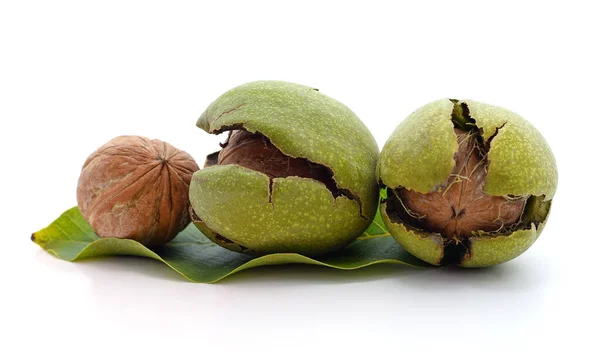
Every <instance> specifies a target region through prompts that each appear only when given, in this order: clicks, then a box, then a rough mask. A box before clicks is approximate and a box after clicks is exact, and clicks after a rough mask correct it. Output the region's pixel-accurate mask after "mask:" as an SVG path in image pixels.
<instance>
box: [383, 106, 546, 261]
mask: <svg viewBox="0 0 600 364" xmlns="http://www.w3.org/2000/svg"><path fill="white" fill-rule="evenodd" d="M455 105H457V106H466V107H467V109H468V111H469V115H470V119H473V120H474V121H475V125H474V126H475V127H476V128H478V129H479V131H480V132H481V135H482V137H483V140H484V141H489V140H490V138H492V137H493V139H491V144H490V150H489V153H488V160H489V164H488V170H487V171H488V174H487V179H486V184H485V186H484V191H485V193H486V194H488V195H493V196H531V197H530V203H529V205H528V207H527V208H526V211H525V212H524V213H523V216H522V219H521V220H522V223H521V224H520V225H519V226H518V227H517V228H516V229H513V230H512V231H509V232H507V233H502V234H498V233H487V234H486V233H477V234H474V235H473V236H472V237H471V238H470V241H471V251H470V254H468V255H467V256H465V257H464V259H463V260H462V261H461V262H459V265H461V266H464V267H482V266H490V265H495V264H499V263H503V262H506V261H508V260H511V259H513V258H515V257H517V256H519V255H520V254H522V253H523V252H525V251H526V250H527V249H528V248H529V247H530V246H531V245H532V244H533V243H534V241H535V240H536V239H537V238H538V237H539V235H540V233H541V230H542V229H543V227H544V225H545V223H546V221H547V219H548V216H549V212H550V207H551V202H552V199H553V197H554V194H555V192H556V186H557V183H558V173H557V168H556V161H555V159H554V156H553V154H552V151H551V149H550V147H549V145H548V144H547V142H546V141H545V139H544V137H543V136H542V135H541V133H540V132H539V131H538V130H537V129H536V128H535V127H534V126H533V125H532V124H530V123H529V122H528V121H526V120H525V119H524V118H522V117H521V116H519V115H517V114H515V113H513V112H511V111H509V110H506V109H504V108H501V107H497V106H492V105H487V104H484V103H480V102H476V101H471V100H462V101H458V100H450V99H442V100H437V101H434V102H432V103H429V104H427V105H425V106H423V107H422V108H420V109H418V110H416V111H415V112H413V113H412V114H411V115H409V116H408V117H407V118H406V119H405V120H404V121H403V122H402V123H401V124H400V125H399V126H398V127H397V128H396V130H395V131H394V132H393V133H392V135H391V136H390V138H389V139H388V141H387V142H386V144H385V145H384V147H383V148H382V151H381V156H380V159H379V163H378V166H377V174H378V178H379V180H380V181H381V182H382V183H383V185H384V186H385V187H387V188H390V189H395V188H398V187H404V188H408V189H411V190H414V191H417V192H420V193H429V192H433V191H438V190H439V187H440V186H441V185H442V184H443V183H444V182H445V181H446V179H447V178H448V176H449V174H450V173H451V171H452V169H453V168H454V164H455V162H454V159H453V158H454V153H456V152H457V150H458V142H457V138H456V135H455V133H454V131H453V130H454V124H453V122H452V120H453V111H454V112H455V114H454V117H455V119H454V120H455V122H457V124H458V125H460V126H463V127H472V126H473V125H470V124H469V120H466V119H465V118H464V115H457V114H456V109H455ZM458 109H459V110H460V108H458ZM456 118H459V120H456ZM380 208H381V213H382V215H383V220H384V222H385V224H386V226H387V227H388V229H389V230H390V232H391V234H392V235H393V236H394V238H396V240H397V241H398V242H399V243H400V244H401V245H402V246H403V247H404V248H405V249H406V250H408V251H409V252H410V253H411V254H413V255H415V256H416V257H418V258H420V259H422V260H424V261H426V262H428V263H431V264H434V265H439V264H440V263H441V260H442V257H443V242H444V239H443V237H442V236H441V235H440V234H438V233H432V232H427V231H424V230H421V229H418V228H415V227H412V226H410V224H408V223H406V222H403V221H393V219H391V218H390V216H388V213H387V211H386V209H387V204H386V202H385V201H383V202H382V204H381V207H380Z"/></svg>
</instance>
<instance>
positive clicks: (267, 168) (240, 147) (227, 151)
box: [217, 130, 338, 195]
mask: <svg viewBox="0 0 600 364" xmlns="http://www.w3.org/2000/svg"><path fill="white" fill-rule="evenodd" d="M217 164H220V165H224V164H237V165H239V166H242V167H246V168H249V169H253V170H255V171H259V172H262V173H264V174H266V175H268V176H269V177H270V178H278V177H282V178H283V177H289V176H298V177H304V178H312V179H315V180H317V181H320V182H322V183H324V184H325V186H326V187H327V188H328V189H329V190H330V191H332V193H333V194H334V195H336V194H338V191H337V187H336V185H335V181H334V180H333V179H332V172H331V171H330V170H329V169H327V168H326V167H325V166H322V165H319V164H316V163H312V162H310V161H309V160H307V159H305V158H294V157H290V156H287V155H285V154H283V153H282V152H281V151H280V150H279V149H277V147H276V146H274V145H273V144H272V143H271V141H270V140H269V139H268V138H267V137H265V136H264V135H261V134H259V133H255V134H253V133H250V132H248V131H246V130H233V131H232V132H231V135H230V136H229V139H228V140H227V142H225V144H223V149H221V151H220V152H219V154H218V159H217Z"/></svg>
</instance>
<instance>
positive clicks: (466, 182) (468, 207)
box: [395, 128, 527, 240]
mask: <svg viewBox="0 0 600 364" xmlns="http://www.w3.org/2000/svg"><path fill="white" fill-rule="evenodd" d="M454 132H455V133H456V135H457V138H458V151H457V152H456V154H455V155H454V160H455V166H454V169H453V171H452V173H451V174H450V176H449V177H448V179H447V180H446V182H445V183H444V184H443V185H442V186H441V188H440V190H439V191H436V192H430V193H425V194H422V193H418V192H415V191H412V190H409V189H406V188H399V189H396V190H395V193H396V195H397V197H398V198H399V199H400V200H401V201H402V204H403V208H404V210H405V211H406V213H407V215H408V217H409V218H410V220H412V221H413V223H414V224H415V225H416V226H419V227H422V228H424V229H426V230H428V231H434V232H438V233H440V234H441V235H442V236H444V237H446V238H449V239H459V240H460V239H461V238H466V237H469V236H472V233H473V232H477V231H485V232H492V231H500V230H502V229H504V228H508V227H510V226H511V225H514V224H516V223H518V222H519V220H520V218H521V214H522V213H523V209H524V208H525V202H526V201H527V198H526V197H515V198H514V199H511V198H508V197H502V196H490V195H487V194H486V193H485V192H484V187H485V181H486V176H487V151H488V149H489V146H486V145H484V143H483V142H482V141H481V140H480V135H479V134H478V132H475V131H473V130H471V131H464V130H461V129H458V128H455V129H454Z"/></svg>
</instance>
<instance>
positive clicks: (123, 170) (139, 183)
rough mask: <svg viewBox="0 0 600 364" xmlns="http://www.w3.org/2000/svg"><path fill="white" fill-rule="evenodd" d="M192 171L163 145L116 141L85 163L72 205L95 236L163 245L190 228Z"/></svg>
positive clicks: (184, 156) (182, 156) (184, 157)
mask: <svg viewBox="0 0 600 364" xmlns="http://www.w3.org/2000/svg"><path fill="white" fill-rule="evenodd" d="M198 169H199V168H198V165H197V164H196V162H195V161H194V159H193V158H192V157H191V156H190V155H189V154H188V153H186V152H184V151H181V150H179V149H177V148H175V147H173V146H172V145H171V144H169V143H166V142H163V141H160V140H157V139H154V140H150V139H148V138H145V137H140V136H119V137H116V138H114V139H112V140H111V141H109V142H108V143H106V144H105V145H103V146H101V147H100V148H98V150H96V151H95V152H94V153H92V155H90V156H89V157H88V159H87V160H86V161H85V164H84V165H83V168H82V170H81V175H80V177H79V183H78V185H77V204H78V206H79V209H80V211H81V213H82V215H83V217H84V218H85V219H86V221H87V222H88V223H89V224H90V225H91V227H92V228H93V229H94V231H95V232H96V234H98V235H99V236H100V237H116V238H127V239H133V240H136V241H138V242H140V243H142V244H144V245H146V246H155V245H158V244H161V243H166V242H168V241H170V240H171V239H173V238H174V237H175V235H177V234H178V233H179V232H180V231H181V230H183V229H184V228H185V227H186V226H187V225H188V224H189V223H190V217H189V212H188V208H189V185H190V180H191V178H192V174H193V173H194V172H195V171H197V170H198Z"/></svg>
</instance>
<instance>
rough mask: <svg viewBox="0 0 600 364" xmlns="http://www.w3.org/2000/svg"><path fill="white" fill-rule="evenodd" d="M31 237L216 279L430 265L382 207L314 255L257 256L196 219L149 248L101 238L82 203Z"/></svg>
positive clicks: (52, 246)
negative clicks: (281, 267)
mask: <svg viewBox="0 0 600 364" xmlns="http://www.w3.org/2000/svg"><path fill="white" fill-rule="evenodd" d="M31 240H33V242H35V243H36V244H38V245H39V246H41V247H42V248H43V249H44V250H46V251H47V252H49V253H51V254H53V255H55V256H56V257H58V258H60V259H63V260H67V261H76V260H81V259H86V258H92V257H99V256H106V255H135V256H141V257H148V258H152V259H156V260H159V261H161V262H163V263H165V264H166V265H168V266H169V267H171V268H172V269H173V270H175V271H176V272H178V273H179V274H181V275H182V276H184V277H185V278H187V279H189V280H190V281H193V282H201V283H214V282H217V281H219V280H221V279H223V278H225V277H227V276H229V275H231V274H233V273H236V272H239V271H242V270H244V269H248V268H252V267H258V266H261V265H277V264H291V263H303V264H314V265H322V266H326V267H331V268H337V269H345V270H349V269H358V268H362V267H366V266H369V265H372V264H377V263H401V264H406V265H410V266H421V267H427V266H429V265H428V264H427V263H423V262H421V261H420V260H418V259H417V258H415V257H413V256H412V255H410V254H409V253H408V252H406V251H405V250H404V249H402V247H401V246H400V244H398V243H397V242H396V241H395V240H394V238H392V237H391V236H390V234H389V233H388V232H387V230H386V229H385V225H384V224H383V221H382V219H381V216H380V215H379V213H378V214H377V216H376V218H375V220H374V221H373V224H372V225H371V226H370V227H369V229H367V231H365V233H364V234H363V235H361V236H360V237H359V238H358V239H356V240H355V241H354V242H352V243H351V244H349V245H348V246H347V247H345V248H344V249H342V250H341V251H338V252H336V253H335V254H329V255H327V256H323V257H319V258H310V257H307V256H303V255H300V254H293V253H282V254H269V255H264V256H261V257H253V256H249V255H246V254H241V253H236V252H232V251H229V250H227V249H224V248H221V247H220V246H218V245H216V244H214V243H212V242H211V241H210V240H209V239H208V238H207V237H206V236H204V235H202V233H201V232H200V231H198V229H196V227H195V226H194V225H193V224H190V225H189V226H188V227H187V228H186V229H185V230H183V231H182V232H181V233H179V235H177V236H176V237H175V239H173V241H171V242H169V243H168V244H165V245H164V246H161V247H159V248H156V249H154V250H150V249H148V248H146V247H145V246H143V245H142V244H140V243H138V242H137V241H134V240H130V239H117V238H100V237H98V235H96V234H95V233H94V231H93V230H92V228H91V227H90V226H89V225H88V224H87V222H86V221H85V219H84V218H83V216H82V215H81V213H80V212H79V209H78V208H77V207H73V208H71V209H69V210H67V211H65V212H64V213H63V214H62V215H61V216H60V217H59V218H58V219H56V220H55V221H54V222H52V223H51V224H50V225H49V226H48V227H47V228H45V229H42V230H40V231H38V232H36V233H34V234H33V235H32V236H31Z"/></svg>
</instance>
